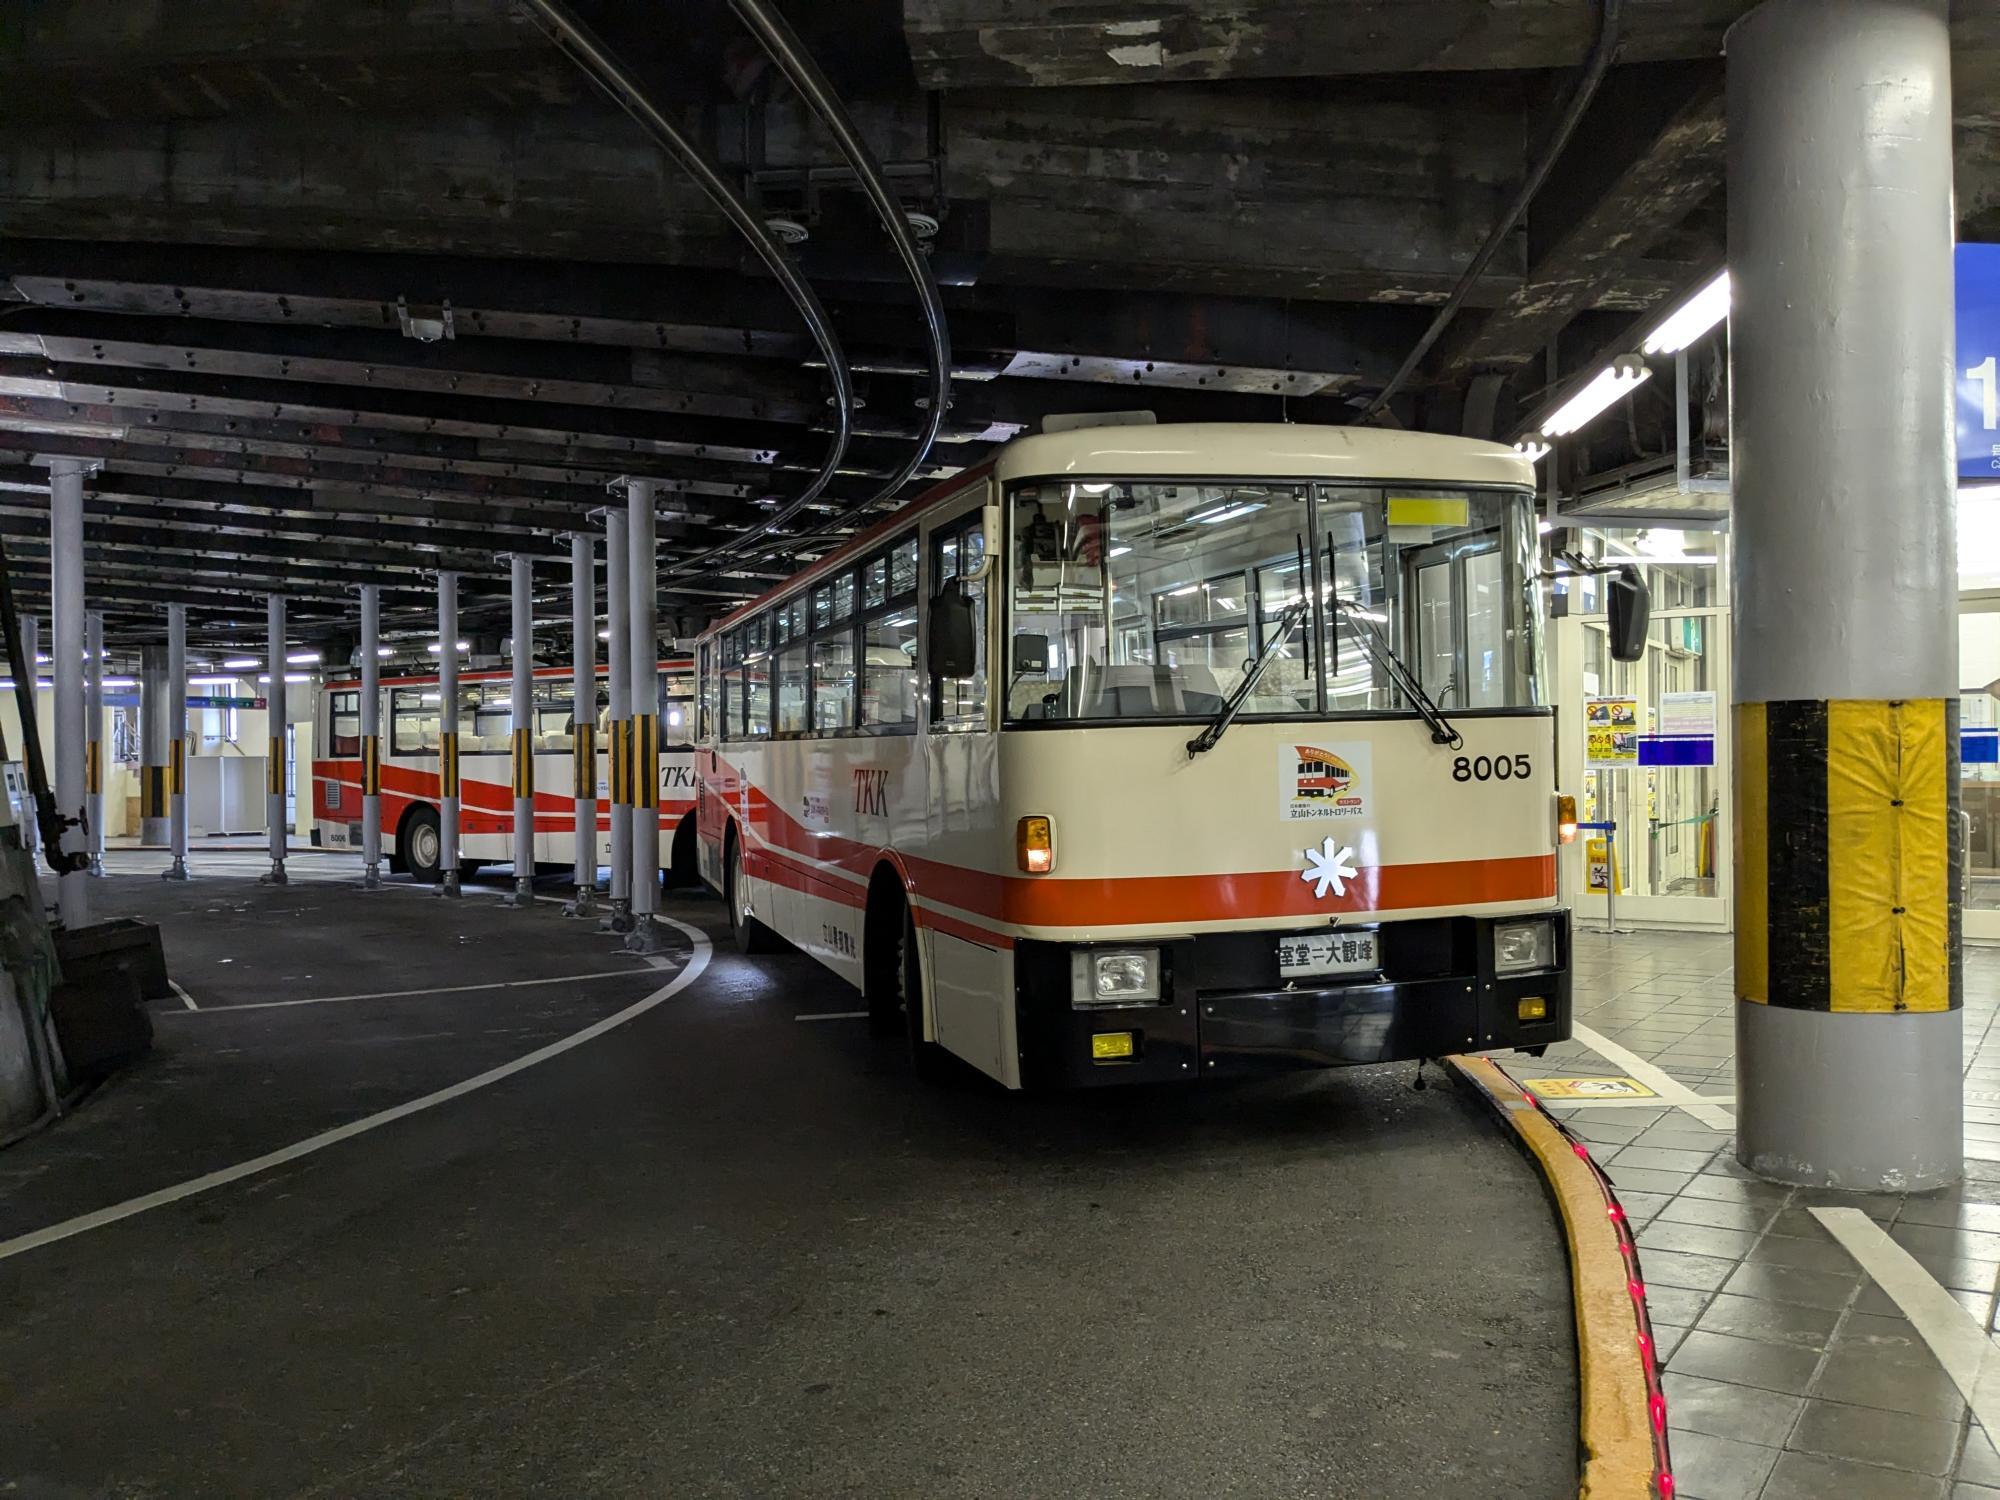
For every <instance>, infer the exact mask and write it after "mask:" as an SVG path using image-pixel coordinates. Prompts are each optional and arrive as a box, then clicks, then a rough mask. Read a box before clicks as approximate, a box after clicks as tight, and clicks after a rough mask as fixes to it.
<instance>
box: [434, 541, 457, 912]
mask: <svg viewBox="0 0 2000 1500" xmlns="http://www.w3.org/2000/svg"><path fill="white" fill-rule="evenodd" d="M458 752H459V738H458V575H457V574H456V573H440V574H438V885H437V893H438V894H439V895H440V896H450V897H452V898H453V899H456V898H457V897H458V895H459V886H458V881H459V871H458V830H459V802H458Z"/></svg>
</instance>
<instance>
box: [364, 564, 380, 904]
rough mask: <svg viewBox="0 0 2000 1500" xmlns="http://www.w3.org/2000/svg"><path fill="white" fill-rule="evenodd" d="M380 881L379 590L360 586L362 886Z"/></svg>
mask: <svg viewBox="0 0 2000 1500" xmlns="http://www.w3.org/2000/svg"><path fill="white" fill-rule="evenodd" d="M381 884H382V590H381V588H380V586H379V585H377V584H372V583H364V584H362V585H361V888H362V889H363V890H368V891H372V890H375V889H376V888H377V887H379V886H380V885H381Z"/></svg>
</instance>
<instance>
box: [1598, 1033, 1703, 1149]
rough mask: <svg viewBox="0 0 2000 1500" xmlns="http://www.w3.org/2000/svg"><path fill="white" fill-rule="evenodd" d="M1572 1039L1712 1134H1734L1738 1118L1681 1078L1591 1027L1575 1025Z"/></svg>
mask: <svg viewBox="0 0 2000 1500" xmlns="http://www.w3.org/2000/svg"><path fill="white" fill-rule="evenodd" d="M1570 1037H1571V1039H1572V1040H1573V1041H1579V1042H1582V1043H1583V1045H1584V1046H1586V1047H1588V1048H1589V1049H1590V1050H1591V1051H1592V1052H1595V1053H1596V1054H1597V1055H1598V1056H1599V1057H1601V1058H1603V1059H1604V1060H1605V1061H1606V1062H1608V1063H1610V1064H1611V1066H1612V1067H1614V1068H1617V1069H1619V1070H1620V1071H1621V1072H1623V1073H1624V1074H1625V1075H1626V1076H1627V1077H1630V1078H1636V1079H1638V1080H1639V1082H1641V1083H1643V1084H1645V1085H1646V1087H1647V1088H1649V1089H1651V1090H1652V1091H1653V1092H1654V1093H1656V1094H1658V1095H1659V1096H1660V1102H1661V1103H1662V1104H1671V1105H1673V1106H1674V1107H1675V1108H1677V1109H1684V1110H1686V1111H1687V1112H1688V1113H1689V1114H1691V1115H1693V1116H1694V1117H1695V1118H1696V1119H1697V1120H1699V1121H1701V1123H1702V1124H1704V1125H1706V1126H1708V1127H1709V1129H1711V1130H1734V1129H1735V1128H1736V1116H1735V1114H1734V1113H1733V1112H1732V1111H1730V1110H1727V1109H1724V1108H1723V1107H1722V1106H1721V1105H1719V1104H1711V1103H1709V1102H1708V1101H1707V1100H1705V1099H1703V1098H1702V1097H1701V1095H1699V1094H1697V1093H1696V1092H1695V1091H1694V1090H1693V1089H1691V1088H1689V1087H1688V1086H1687V1085H1686V1084H1684V1083H1682V1082H1681V1081H1680V1080H1679V1079H1677V1078H1669V1077H1668V1076H1667V1073H1666V1070H1665V1069H1663V1068H1660V1067H1657V1066H1655V1065H1654V1064H1652V1063H1649V1062H1647V1061H1646V1059H1645V1058H1643V1057H1641V1056H1639V1054H1638V1053H1636V1052H1633V1051H1631V1050H1630V1049H1628V1048H1625V1047H1621V1046H1619V1045H1618V1044H1617V1043H1616V1042H1614V1041H1612V1040H1611V1038H1610V1037H1608V1036H1600V1035H1598V1034H1597V1033H1596V1032H1594V1031H1592V1030H1591V1029H1590V1028H1589V1027H1588V1026H1577V1025H1572V1026H1571V1027H1570Z"/></svg>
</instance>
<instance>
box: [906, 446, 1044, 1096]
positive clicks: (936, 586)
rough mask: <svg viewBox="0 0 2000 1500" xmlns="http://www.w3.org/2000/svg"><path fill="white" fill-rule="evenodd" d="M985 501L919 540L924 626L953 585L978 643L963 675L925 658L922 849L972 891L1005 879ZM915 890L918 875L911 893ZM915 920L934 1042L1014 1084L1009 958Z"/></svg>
mask: <svg viewBox="0 0 2000 1500" xmlns="http://www.w3.org/2000/svg"><path fill="white" fill-rule="evenodd" d="M988 503H995V504H997V503H998V492H997V489H996V487H994V486H991V485H988V486H985V487H982V488H981V489H979V490H977V491H975V492H974V493H973V494H972V495H971V496H969V497H968V499H967V503H966V505H965V506H963V507H961V508H958V509H956V510H954V511H951V512H949V513H946V514H943V515H941V516H940V517H939V518H938V519H936V520H934V521H933V522H932V523H931V525H930V527H929V529H928V531H927V532H926V535H925V542H924V562H925V568H926V574H925V580H924V587H923V590H922V597H923V598H924V600H925V601H926V626H927V627H928V615H929V601H930V600H933V599H935V598H936V597H937V596H938V595H939V594H940V593H943V592H944V591H946V590H948V589H954V590H962V591H963V592H964V594H965V595H966V596H967V597H968V598H970V599H972V600H973V602H974V607H975V619H976V620H977V629H976V631H975V639H976V641H977V649H976V656H975V661H974V666H973V670H972V672H971V673H969V674H968V675H966V676H963V677H952V678H941V677H939V676H937V675H936V674H935V673H933V672H932V671H931V665H930V662H929V659H928V656H926V659H925V663H924V677H925V681H926V686H927V688H928V694H927V712H926V714H925V724H924V770H925V775H926V777H927V778H928V786H927V787H926V791H927V794H928V795H927V796H926V798H925V803H926V808H927V811H926V814H925V817H926V826H925V829H924V848H923V851H922V853H923V856H924V858H925V859H926V860H928V861H930V862H931V863H933V864H943V865H946V866H949V867H951V868H953V869H955V870H960V871H964V872H967V873H969V874H971V875H973V876H974V877H975V879H973V880H971V881H964V880H961V881H959V882H957V884H958V885H959V886H960V887H973V888H988V887H993V886H995V885H996V884H997V882H996V881H995V880H994V879H993V877H995V876H1000V877H1002V878H1004V874H1005V871H1004V869H1003V866H1002V864H1001V862H1000V861H1001V857H1002V855H1003V854H1006V853H1007V852H1008V851H1009V850H1010V849H1011V845H1010V844H1008V842H1007V841H1006V840H1005V839H1004V838H1003V837H1002V833H1003V830H1002V828H1001V827H1000V821H1001V819H1000V806H999V792H1000V786H999V735H998V732H997V721H996V719H995V714H994V706H993V686H994V684H993V680H992V678H993V674H992V672H991V671H990V665H991V663H992V662H993V661H995V660H996V659H997V657H996V653H995V641H996V637H997V633H998V629H999V619H998V617H999V615H1000V613H1001V604H1002V601H1003V598H1004V595H1003V592H1002V591H1003V589H1004V586H1005V580H1004V579H1003V578H1002V576H1001V575H1000V572H999V571H998V568H997V559H996V567H994V568H993V569H988V570H982V567H981V564H982V563H983V562H984V561H985V560H986V545H987V543H986V535H985V531H984V520H985V518H984V508H985V506H986V505H987V504H988ZM982 571H983V572H984V576H980V575H981V574H982ZM977 877H985V878H983V879H981V878H977ZM924 894H925V892H924V890H923V886H922V883H921V881H920V882H919V884H918V895H919V897H920V898H921V897H922V896H923V895H924ZM960 899H963V898H960ZM920 920H921V919H920ZM922 926H923V930H924V934H925V938H926V941H927V946H928V948H929V952H930V978H929V999H930V1009H931V1015H932V1020H933V1025H934V1027H935V1037H936V1040H937V1042H938V1043H939V1044H940V1045H941V1046H943V1047H944V1048H945V1049H946V1050H947V1051H949V1052H951V1053H953V1054H955V1055H956V1056H958V1057H960V1058H962V1059H964V1060H965V1061H966V1062H968V1063H970V1064H972V1066H973V1067H975V1068H978V1069H979V1070H980V1071H981V1072H982V1073H986V1074H988V1075H989V1076H991V1077H993V1078H996V1079H998V1080H999V1081H1000V1082H1002V1083H1005V1084H1009V1085H1018V1084H1019V1081H1020V1066H1019V1056H1018V1052H1017V1048H1016V1045H1015V1039H1014V1002H1013V971H1012V963H1011V961H1010V955H1009V954H1008V953H1007V952H1005V951H1004V950H1002V949H999V948H997V947H992V946H988V945H985V944H982V943H978V942H974V941H972V940H971V939H970V938H967V937H963V936H958V935H956V934H954V933H952V932H949V931H945V930H942V929H941V928H940V927H938V926H937V925H935V924H932V923H928V922H923V923H922Z"/></svg>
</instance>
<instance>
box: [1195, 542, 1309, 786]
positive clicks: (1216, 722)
mask: <svg viewBox="0 0 2000 1500" xmlns="http://www.w3.org/2000/svg"><path fill="white" fill-rule="evenodd" d="M1309 587H1310V584H1309V581H1308V579H1307V577H1306V542H1305V538H1304V537H1303V536H1302V537H1300V538H1299V597H1298V598H1297V600H1295V601H1294V602H1293V603H1291V604H1288V605H1286V606H1285V609H1284V613H1282V614H1281V615H1279V616H1278V622H1277V623H1278V628H1277V629H1276V630H1274V631H1272V632H1271V638H1270V639H1269V640H1268V641H1266V642H1264V649H1263V650H1262V651H1259V652H1258V653H1257V659H1256V660H1255V661H1253V662H1251V663H1250V668H1249V670H1248V671H1246V672H1245V673H1244V674H1243V680H1242V681H1241V682H1239V683H1237V684H1236V691H1235V692H1233V693H1231V694H1230V695H1229V697H1228V698H1227V700H1225V701H1224V703H1223V705H1222V707H1221V708H1219V709H1218V710H1216V714H1215V717H1214V718H1213V719H1211V720H1209V724H1208V728H1206V729H1204V730H1203V731H1202V732H1201V733H1200V734H1198V735H1196V736H1195V737H1194V738H1193V739H1191V740H1189V741H1188V742H1187V753H1188V759H1189V760H1193V759H1194V758H1195V757H1196V756H1197V755H1200V754H1201V753H1202V752H1203V751H1205V750H1213V749H1214V748H1215V746H1216V743H1217V742H1218V741H1219V740H1221V738H1222V737H1223V735H1225V734H1227V733H1228V732H1229V726H1230V725H1231V724H1234V723H1235V722H1236V716H1237V715H1238V714H1239V713H1241V712H1242V711H1243V703H1244V700H1245V699H1247V698H1248V697H1249V696H1250V694H1251V693H1252V691H1254V690H1255V688H1256V686H1257V684H1258V682H1259V681H1261V680H1262V678H1263V676H1264V673H1265V671H1266V669H1268V668H1269V667H1270V665H1271V663H1272V662H1274V661H1276V660H1277V658H1278V651H1279V649H1280V648H1281V647H1283V645H1284V644H1285V642H1286V641H1288V640H1290V639H1291V638H1292V632H1293V631H1294V630H1296V629H1298V626H1299V621H1300V620H1302V619H1304V618H1305V613H1306V608H1307V606H1308V605H1309V604H1310V603H1311V598H1310V595H1309V593H1308V589H1309ZM1252 602H1253V603H1254V602H1255V601H1254V600H1253V601H1252Z"/></svg>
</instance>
